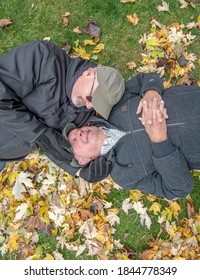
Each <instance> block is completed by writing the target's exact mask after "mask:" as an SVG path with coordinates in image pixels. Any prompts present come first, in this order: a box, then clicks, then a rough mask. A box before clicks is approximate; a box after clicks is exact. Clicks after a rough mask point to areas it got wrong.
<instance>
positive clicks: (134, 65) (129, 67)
mask: <svg viewBox="0 0 200 280" xmlns="http://www.w3.org/2000/svg"><path fill="white" fill-rule="evenodd" d="M127 65H128V69H129V70H133V69H135V68H136V67H137V64H136V63H135V62H134V61H130V62H128V63H127Z"/></svg>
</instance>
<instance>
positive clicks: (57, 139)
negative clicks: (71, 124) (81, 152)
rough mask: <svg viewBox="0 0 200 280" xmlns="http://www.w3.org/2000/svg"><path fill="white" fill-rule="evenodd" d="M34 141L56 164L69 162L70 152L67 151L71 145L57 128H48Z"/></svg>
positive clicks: (70, 158) (60, 164)
mask: <svg viewBox="0 0 200 280" xmlns="http://www.w3.org/2000/svg"><path fill="white" fill-rule="evenodd" d="M36 143H37V145H38V146H39V147H40V148H41V149H42V150H43V152H44V154H45V155H46V156H47V157H48V158H49V159H50V160H52V161H53V162H54V163H55V164H56V165H58V166H60V167H62V165H63V166H65V165H66V164H69V163H70V162H71V160H72V154H71V153H70V151H69V149H70V147H71V146H70V144H69V143H68V141H67V140H66V139H65V138H64V136H62V134H61V133H59V132H58V131H57V130H55V129H52V128H48V129H47V130H46V131H45V132H43V133H42V134H41V135H40V136H39V137H38V139H37V140H36Z"/></svg>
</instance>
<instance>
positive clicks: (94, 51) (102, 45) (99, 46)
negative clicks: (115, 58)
mask: <svg viewBox="0 0 200 280" xmlns="http://www.w3.org/2000/svg"><path fill="white" fill-rule="evenodd" d="M103 49H104V44H98V45H97V46H96V47H95V48H94V50H93V53H100V52H101V51H102V50H103Z"/></svg>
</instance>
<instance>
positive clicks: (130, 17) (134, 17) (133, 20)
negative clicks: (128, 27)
mask: <svg viewBox="0 0 200 280" xmlns="http://www.w3.org/2000/svg"><path fill="white" fill-rule="evenodd" d="M126 17H127V19H128V21H129V22H130V23H131V24H133V25H137V24H138V21H139V18H138V15H137V14H136V13H135V14H132V15H128V16H126Z"/></svg>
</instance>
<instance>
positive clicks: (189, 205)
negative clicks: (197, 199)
mask: <svg viewBox="0 0 200 280" xmlns="http://www.w3.org/2000/svg"><path fill="white" fill-rule="evenodd" d="M187 214H188V218H192V217H194V214H195V209H194V203H193V201H192V199H188V200H187Z"/></svg>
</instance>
